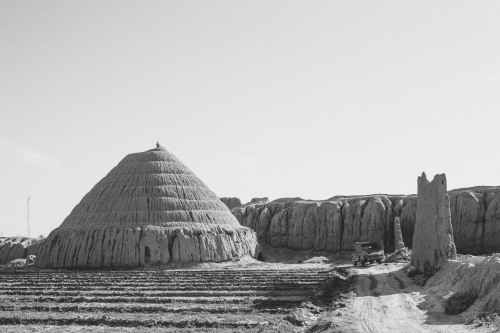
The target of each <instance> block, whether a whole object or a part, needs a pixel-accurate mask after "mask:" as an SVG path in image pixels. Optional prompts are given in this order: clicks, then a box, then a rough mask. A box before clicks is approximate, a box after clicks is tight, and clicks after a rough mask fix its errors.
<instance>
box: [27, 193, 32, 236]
mask: <svg viewBox="0 0 500 333" xmlns="http://www.w3.org/2000/svg"><path fill="white" fill-rule="evenodd" d="M27 227H28V237H31V230H30V197H28V216H27Z"/></svg>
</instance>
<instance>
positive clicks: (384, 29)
mask: <svg viewBox="0 0 500 333" xmlns="http://www.w3.org/2000/svg"><path fill="white" fill-rule="evenodd" d="M499 13H500V2H498V1H480V2H479V1H401V0H394V1H369V0H354V1H353V0H349V1H347V0H346V1H330V0H329V1H319V0H318V1H315V0H313V1H295V0H284V1H276V0H266V1H257V0H252V1H235V0H228V1H190V0H188V1H143V0H141V1H123V0H120V1H118V0H114V1H111V0H108V1H103V0H98V1H92V0H89V1H80V0H76V1H66V0H57V1H55V0H46V1H23V0H12V1H10V0H0V171H1V172H0V233H1V235H3V236H11V235H26V232H27V230H26V220H27V198H28V196H29V197H30V218H31V235H32V236H38V235H40V234H42V235H45V236H47V235H48V233H49V232H50V231H51V230H52V229H54V228H56V227H57V226H59V225H60V224H61V222H62V221H63V220H64V218H65V217H66V216H67V215H68V214H69V213H70V212H71V210H72V209H73V207H74V206H75V205H76V204H78V202H79V201H80V200H81V199H82V197H83V196H84V195H85V194H86V193H87V192H88V191H90V189H91V188H92V187H93V186H94V185H95V184H96V183H97V182H98V181H99V180H100V179H102V178H103V177H104V176H105V175H106V174H107V173H108V172H109V171H110V170H111V169H112V168H113V167H114V166H115V165H116V164H118V162H120V160H121V159H122V158H123V157H125V155H127V154H129V153H133V152H140V151H145V150H148V149H151V148H153V147H154V145H155V143H156V141H159V142H160V143H161V144H162V145H163V146H165V147H166V148H167V149H168V150H169V151H170V152H172V153H173V154H175V155H176V156H177V157H178V158H179V159H180V160H181V161H183V162H184V164H186V165H187V166H188V167H189V168H190V169H191V170H192V171H193V172H194V173H195V174H196V175H197V176H198V177H199V178H201V179H202V180H203V181H204V182H205V183H206V184H207V185H208V186H209V187H210V188H211V189H212V190H213V191H214V192H215V193H216V194H217V195H219V196H221V197H222V196H235V197H239V198H241V200H242V201H243V202H246V201H249V200H250V199H251V198H252V197H263V196H267V197H269V198H270V199H271V200H272V199H277V198H281V197H297V196H298V197H302V198H304V199H326V198H329V197H332V196H334V195H341V194H344V195H355V194H371V193H391V194H410V193H415V192H416V187H417V186H416V185H417V177H418V176H419V175H420V174H421V173H422V172H423V171H425V172H426V173H427V175H428V177H429V178H432V176H433V175H434V174H436V173H446V175H447V179H448V188H449V189H453V188H461V187H469V186H475V185H500V173H499V171H498V170H499V168H498V166H499V165H500V154H499V153H498V147H499V145H498V143H499V133H500V116H498V114H499V111H500V109H499V106H500V39H499V37H498V36H499V34H500V20H498V14H499Z"/></svg>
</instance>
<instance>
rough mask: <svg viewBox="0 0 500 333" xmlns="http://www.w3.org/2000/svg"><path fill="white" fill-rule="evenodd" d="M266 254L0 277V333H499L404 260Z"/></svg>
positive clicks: (270, 252)
mask: <svg viewBox="0 0 500 333" xmlns="http://www.w3.org/2000/svg"><path fill="white" fill-rule="evenodd" d="M264 253H265V259H266V261H267V262H265V263H261V262H257V261H255V260H252V259H249V260H244V261H241V262H237V263H220V264H200V265H187V266H182V267H181V266H179V267H177V268H176V270H168V271H163V272H158V271H148V270H147V269H146V270H136V271H119V272H103V271H94V272H42V273H38V272H31V273H21V274H16V273H14V274H0V280H1V281H0V331H1V332H138V331H139V332H178V331H182V332H286V333H291V332H306V331H308V332H380V333H381V332H393V333H405V332H412V333H413V332H417V333H419V332H444V333H446V332H453V333H462V332H476V333H484V332H495V331H496V329H495V328H492V327H480V328H474V327H473V326H471V325H464V323H465V322H466V321H467V318H463V317H461V316H451V315H446V314H444V310H443V307H442V300H440V299H438V298H437V297H436V296H435V295H432V294H430V293H428V292H427V291H426V288H425V286H424V287H422V286H419V285H417V284H415V283H414V282H413V280H412V279H410V278H409V277H407V275H406V272H405V270H404V265H405V264H403V263H395V264H382V265H370V266H366V267H352V266H351V265H350V264H349V259H350V253H344V254H325V253H313V252H293V251H288V250H280V251H271V250H269V249H268V250H267V251H266V252H264ZM333 268H336V269H337V270H339V271H340V272H341V273H342V274H341V275H337V274H335V273H332V269H333ZM334 272H335V271H334ZM348 274H349V276H351V278H347V279H346V280H345V281H346V282H350V285H346V284H345V283H344V284H342V285H340V284H339V283H338V281H340V280H339V278H338V277H339V276H341V277H342V276H345V275H348ZM341 282H342V281H341ZM325 295H326V299H330V301H325V297H324V296H325ZM332 298H333V299H334V301H333V302H332V301H331V299H332ZM297 310H300V311H297ZM297 312H298V313H299V314H305V316H306V319H307V320H306V321H305V324H306V326H297V323H292V322H293V320H292V322H291V321H290V320H287V318H289V317H290V316H292V315H293V314H294V313H297Z"/></svg>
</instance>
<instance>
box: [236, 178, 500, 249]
mask: <svg viewBox="0 0 500 333" xmlns="http://www.w3.org/2000/svg"><path fill="white" fill-rule="evenodd" d="M448 195H449V197H450V212H451V222H452V226H453V233H454V239H455V245H456V248H457V252H459V253H464V254H480V253H491V252H499V251H500V238H499V237H495V235H498V234H499V233H500V189H499V188H497V187H475V188H467V189H460V190H454V191H450V192H448ZM231 212H232V213H233V215H234V216H235V217H236V218H237V219H238V221H239V222H240V224H241V225H244V226H247V227H250V228H252V229H253V230H255V231H256V232H257V237H258V239H259V241H260V242H267V243H268V244H270V245H271V246H274V247H288V248H291V249H304V250H308V249H316V250H324V251H329V252H336V251H340V250H351V249H352V247H351V243H352V242H355V241H365V240H384V243H385V246H386V248H387V249H392V248H394V231H393V230H394V229H393V228H394V218H395V217H398V218H399V221H400V225H401V233H402V236H403V242H404V244H405V245H406V246H407V247H409V248H412V246H413V231H414V228H415V220H416V216H417V197H416V195H408V196H404V195H403V196H394V195H370V196H360V197H352V198H345V197H334V198H332V199H330V200H325V201H305V200H302V199H300V198H284V199H278V200H274V201H271V202H268V203H267V202H254V203H248V204H245V205H242V206H240V207H236V208H233V209H232V210H231ZM311 238H312V239H314V241H313V242H311Z"/></svg>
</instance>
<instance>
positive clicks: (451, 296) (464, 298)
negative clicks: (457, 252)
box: [427, 255, 500, 314]
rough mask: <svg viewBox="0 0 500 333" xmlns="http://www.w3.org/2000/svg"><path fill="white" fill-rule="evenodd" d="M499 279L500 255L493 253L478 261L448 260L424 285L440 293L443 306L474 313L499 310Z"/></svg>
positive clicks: (451, 309) (452, 310) (437, 293)
mask: <svg viewBox="0 0 500 333" xmlns="http://www.w3.org/2000/svg"><path fill="white" fill-rule="evenodd" d="M499 281H500V256H498V255H495V256H489V257H486V258H485V259H483V260H482V261H480V262H479V263H477V264H474V263H472V261H471V260H464V261H462V260H450V261H448V262H447V263H446V264H445V265H444V266H443V267H442V268H441V269H440V270H439V271H438V272H437V273H436V274H435V275H434V276H433V277H432V278H430V279H429V280H428V281H427V286H428V287H430V289H429V290H430V291H431V292H433V293H435V294H436V295H439V296H440V297H442V299H443V301H444V306H445V309H449V310H450V311H451V312H456V313H458V312H462V311H467V313H469V314H474V313H479V312H499V311H500V283H499ZM455 310H456V311H455Z"/></svg>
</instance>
